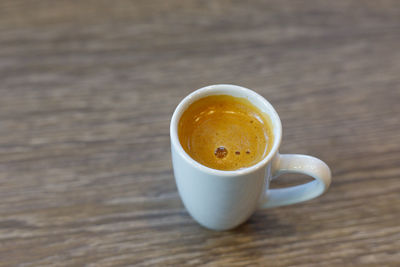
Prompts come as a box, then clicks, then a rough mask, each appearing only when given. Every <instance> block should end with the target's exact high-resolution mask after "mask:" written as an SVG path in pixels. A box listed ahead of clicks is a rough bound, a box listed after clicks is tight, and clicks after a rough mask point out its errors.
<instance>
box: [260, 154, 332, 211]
mask: <svg viewBox="0 0 400 267" xmlns="http://www.w3.org/2000/svg"><path fill="white" fill-rule="evenodd" d="M272 172H273V175H272V179H275V178H277V177H278V176H280V175H282V174H285V173H301V174H305V175H309V176H311V177H313V178H314V179H315V180H314V181H311V182H308V183H305V184H302V185H297V186H291V187H287V188H280V189H269V190H267V191H266V193H265V198H264V200H263V201H262V203H261V207H263V208H272V207H277V206H284V205H290V204H294V203H298V202H303V201H306V200H310V199H313V198H315V197H318V196H319V195H321V194H323V193H324V192H325V191H326V190H327V189H328V187H329V185H330V183H331V171H330V169H329V167H328V165H326V163H325V162H323V161H322V160H320V159H317V158H314V157H311V156H307V155H299V154H284V155H280V154H277V156H276V158H275V159H274V161H273V164H272Z"/></svg>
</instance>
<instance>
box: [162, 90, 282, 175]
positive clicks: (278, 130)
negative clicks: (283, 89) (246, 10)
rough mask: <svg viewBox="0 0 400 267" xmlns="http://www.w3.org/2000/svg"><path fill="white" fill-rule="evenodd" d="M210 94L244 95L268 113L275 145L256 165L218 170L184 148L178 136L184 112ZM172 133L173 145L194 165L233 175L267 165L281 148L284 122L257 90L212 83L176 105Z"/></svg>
mask: <svg viewBox="0 0 400 267" xmlns="http://www.w3.org/2000/svg"><path fill="white" fill-rule="evenodd" d="M210 95H231V96H234V97H242V98H246V99H247V100H248V101H250V103H252V104H253V105H254V106H256V107H257V108H258V109H259V110H260V111H262V112H264V113H265V114H267V116H268V117H269V119H270V122H271V126H272V132H273V138H274V140H273V145H272V149H271V150H270V152H269V154H268V155H267V156H266V157H265V158H263V159H262V160H261V161H259V162H258V163H256V164H255V165H252V166H250V167H246V168H242V169H239V170H234V171H223V170H216V169H211V168H209V167H207V166H204V165H202V164H200V163H198V162H197V161H195V160H194V159H192V158H191V157H190V156H189V155H188V154H187V153H186V151H185V150H184V149H183V147H182V145H181V143H180V141H179V138H178V123H179V120H180V118H181V116H182V114H183V112H184V111H185V110H186V109H187V108H188V107H189V106H190V105H191V104H192V103H193V102H195V101H197V100H199V99H201V98H204V97H206V96H210ZM170 135H171V145H172V146H174V148H175V149H176V151H177V153H180V154H181V155H182V156H183V158H185V160H187V161H189V162H191V163H192V164H193V165H194V166H196V167H197V168H200V169H202V170H203V171H206V172H213V173H215V174H219V175H227V176H229V175H233V174H235V175H236V174H238V172H240V173H247V172H251V171H253V170H255V169H258V168H260V167H262V166H265V165H266V164H267V163H268V162H269V161H270V160H271V159H272V157H273V156H274V155H275V154H276V153H277V151H278V149H279V145H280V142H281V139H282V124H281V120H280V118H279V116H278V113H277V112H276V111H275V109H274V108H273V106H272V105H271V104H270V103H269V102H268V101H267V100H266V99H265V98H264V97H262V96H261V95H259V94H257V93H256V92H254V91H252V90H250V89H247V88H245V87H241V86H237V85H231V84H217V85H210V86H206V87H203V88H200V89H198V90H196V91H194V92H192V93H191V94H189V95H188V96H186V97H185V98H184V99H183V100H182V101H181V102H180V103H179V104H178V106H177V107H176V109H175V111H174V114H173V115H172V119H171V125H170Z"/></svg>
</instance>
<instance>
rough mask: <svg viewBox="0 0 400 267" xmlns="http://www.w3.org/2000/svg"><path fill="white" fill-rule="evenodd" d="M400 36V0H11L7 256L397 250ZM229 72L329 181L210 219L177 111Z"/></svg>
mask: <svg viewBox="0 0 400 267" xmlns="http://www.w3.org/2000/svg"><path fill="white" fill-rule="evenodd" d="M399 47H400V4H399V2H398V1H362V2H360V1H329V2H325V1H251V2H245V1H176V0H173V1H89V0H84V1H50V0H43V1H26V0H16V1H9V0H5V1H1V2H0V199H1V201H0V266H83V265H87V266H127V265H159V266H165V265H172V266H183V265H205V266H241V265H243V266H244V265H254V266H257V265H258V266H362V265H366V266H399V265H400V224H399V221H400V197H399V196H400V182H399V178H400V165H399V159H400V147H399V144H400V117H399V114H400V105H399V103H400V49H399ZM216 83H233V84H239V85H243V86H246V87H248V88H252V89H254V90H255V91H257V92H258V93H260V94H262V95H263V96H265V97H266V98H267V99H268V100H269V101H270V102H271V103H272V104H273V105H274V106H275V107H276V109H277V110H278V112H279V114H280V116H281V120H282V122H283V125H284V136H283V143H282V147H281V152H282V153H304V154H311V155H314V156H317V157H319V158H321V159H323V160H324V161H326V162H327V163H328V165H330V167H331V169H332V171H333V183H332V186H331V188H330V190H329V192H328V193H327V194H326V195H324V196H323V197H320V198H318V199H315V200H312V201H309V202H307V203H304V204H298V205H293V206H289V207H282V208H276V209H270V210H260V211H257V212H256V214H254V216H252V217H251V219H250V220H249V221H248V222H247V223H245V224H243V225H242V226H240V227H239V228H238V229H235V230H233V231H228V232H212V231H209V230H206V229H203V228H201V227H200V226H199V225H197V224H196V223H195V222H194V221H193V220H192V219H191V218H190V217H189V215H188V214H187V212H186V211H185V209H184V207H183V205H182V203H181V201H180V199H179V195H178V193H177V190H176V186H175V183H174V179H173V174H172V167H171V159H170V147H169V146H170V144H169V131H168V130H169V119H170V116H171V114H172V112H173V110H174V108H175V106H176V105H177V104H178V103H179V101H180V100H181V99H182V98H183V97H184V96H185V95H187V94H188V93H189V92H191V91H193V90H195V89H197V88H200V87H202V86H205V85H208V84H216ZM303 179H304V177H300V178H295V177H294V176H286V177H283V178H282V179H280V180H278V182H277V183H276V184H275V186H285V185H288V184H291V183H292V182H295V183H298V182H301V181H303Z"/></svg>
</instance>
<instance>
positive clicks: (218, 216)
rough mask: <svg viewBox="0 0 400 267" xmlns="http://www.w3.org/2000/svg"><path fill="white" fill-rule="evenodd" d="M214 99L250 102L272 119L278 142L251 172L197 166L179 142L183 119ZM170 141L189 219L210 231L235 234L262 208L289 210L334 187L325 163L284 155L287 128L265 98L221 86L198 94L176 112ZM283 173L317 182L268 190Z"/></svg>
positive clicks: (246, 90)
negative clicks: (282, 146)
mask: <svg viewBox="0 0 400 267" xmlns="http://www.w3.org/2000/svg"><path fill="white" fill-rule="evenodd" d="M209 95H232V96H235V97H243V98H246V99H248V100H249V101H250V102H251V103H252V104H253V105H254V106H256V107H258V108H259V109H260V110H261V111H262V112H264V113H266V114H267V115H268V116H269V117H270V119H271V122H272V128H273V129H272V130H273V135H274V142H273V147H272V149H271V151H270V152H269V154H268V155H267V156H266V157H265V158H264V159H262V160H261V161H260V162H258V163H257V164H255V165H253V166H251V167H247V168H243V169H239V170H235V171H222V170H216V169H211V168H209V167H206V166H204V165H202V164H200V163H198V162H197V161H195V160H194V159H192V158H191V157H190V156H189V155H188V154H187V153H186V152H185V150H184V149H183V148H182V145H181V144H180V141H179V138H178V123H179V119H180V117H181V115H182V114H183V112H184V111H185V110H186V109H187V108H188V107H189V105H190V104H192V103H193V102H194V101H196V100H198V99H201V98H203V97H206V96H209ZM170 135H171V151H172V164H173V168H174V175H175V180H176V184H177V187H178V191H179V194H180V196H181V198H182V201H183V203H184V205H185V207H186V209H187V210H188V211H189V213H190V215H191V216H192V217H193V218H194V219H195V220H196V221H197V222H198V223H200V224H201V225H203V226H205V227H207V228H209V229H213V230H228V229H232V228H234V227H236V226H238V225H240V224H241V223H243V222H244V221H246V220H247V219H248V218H249V217H250V216H251V215H252V214H253V212H254V211H255V210H256V209H257V208H271V207H276V206H282V205H289V204H294V203H298V202H303V201H306V200H309V199H312V198H315V197H317V196H319V195H321V194H323V193H324V192H325V191H326V190H327V189H328V187H329V185H330V182H331V172H330V170H329V167H328V166H327V165H326V164H325V163H324V162H323V161H321V160H319V159H317V158H314V157H311V156H306V155H298V154H284V155H281V154H279V152H278V149H279V146H280V143H281V139H282V125H281V121H280V119H279V116H278V114H277V112H276V111H275V109H274V108H273V107H272V105H271V104H270V103H269V102H268V101H267V100H266V99H265V98H263V97H262V96H260V95H259V94H257V93H255V92H254V91H251V90H249V89H247V88H244V87H240V86H236V85H230V84H218V85H211V86H207V87H203V88H201V89H198V90H196V91H194V92H193V93H191V94H190V95H188V96H187V97H185V98H184V99H183V100H182V101H181V102H180V103H179V105H178V106H177V108H176V109H175V112H174V114H173V115H172V119H171V125H170ZM284 173H301V174H306V175H309V176H311V177H313V178H314V180H313V181H311V182H308V183H305V184H302V185H297V186H292V187H287V188H282V189H269V184H270V181H271V180H272V179H275V178H277V177H278V176H279V175H281V174H284Z"/></svg>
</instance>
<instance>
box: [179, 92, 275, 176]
mask: <svg viewBox="0 0 400 267" xmlns="http://www.w3.org/2000/svg"><path fill="white" fill-rule="evenodd" d="M178 136H179V141H180V143H181V145H182V147H183V149H184V150H185V151H186V153H188V154H189V156H190V157H191V158H193V159H194V160H196V161H197V162H199V163H200V164H203V165H205V166H207V167H210V168H213V169H217V170H237V169H241V168H246V167H250V166H252V165H254V164H256V163H257V162H259V161H261V160H262V159H263V158H264V157H265V156H266V155H268V153H269V151H270V150H271V148H272V143H273V135H272V127H271V123H270V119H269V117H268V116H267V115H266V114H265V113H263V112H261V111H260V110H259V109H258V108H257V107H255V106H254V105H252V104H251V103H250V101H248V100H247V99H245V98H240V97H233V96H230V95H211V96H207V97H204V98H201V99H200V100H197V101H195V102H194V103H192V104H191V105H190V106H189V107H188V108H187V109H186V110H185V111H184V113H183V114H182V117H181V118H180V120H179V124H178Z"/></svg>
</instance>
